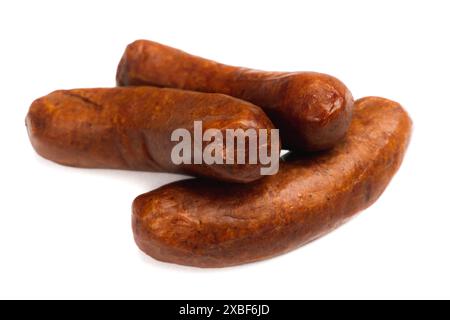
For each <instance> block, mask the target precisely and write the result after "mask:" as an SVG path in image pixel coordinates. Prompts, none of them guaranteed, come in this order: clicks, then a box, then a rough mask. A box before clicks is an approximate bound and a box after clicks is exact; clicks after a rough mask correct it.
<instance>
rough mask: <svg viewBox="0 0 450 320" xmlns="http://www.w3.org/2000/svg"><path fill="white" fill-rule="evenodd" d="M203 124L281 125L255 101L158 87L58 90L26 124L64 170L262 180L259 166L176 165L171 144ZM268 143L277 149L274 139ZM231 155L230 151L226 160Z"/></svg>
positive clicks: (40, 148)
mask: <svg viewBox="0 0 450 320" xmlns="http://www.w3.org/2000/svg"><path fill="white" fill-rule="evenodd" d="M197 120H202V121H203V131H206V130H208V129H209V128H214V129H219V130H221V131H222V133H223V134H224V132H223V131H224V130H225V129H238V128H241V129H243V130H246V129H255V130H258V129H269V130H270V129H273V128H274V126H273V124H272V122H271V121H270V120H269V118H267V116H266V115H265V113H264V112H263V111H262V110H261V109H260V108H259V107H257V106H254V105H252V104H250V103H248V102H245V101H242V100H239V99H235V98H232V97H228V96H225V95H222V94H206V93H199V92H189V91H183V90H176V89H161V88H153V87H130V88H125V87H123V88H110V89H77V90H60V91H55V92H53V93H51V94H49V95H47V96H45V97H42V98H40V99H37V100H36V101H34V102H33V104H32V105H31V107H30V109H29V113H28V115H27V118H26V125H27V128H28V133H29V137H30V140H31V143H32V145H33V147H34V148H35V150H36V151H37V152H38V153H39V154H40V155H41V156H43V157H44V158H47V159H49V160H52V161H54V162H57V163H60V164H63V165H68V166H75V167H83V168H112V169H130V170H143V171H164V172H174V173H183V174H191V175H195V176H202V177H210V178H214V179H218V180H223V181H230V182H249V181H253V180H256V179H259V178H261V174H260V168H261V165H260V164H259V163H258V164H229V165H220V164H212V165H206V164H201V165H200V164H195V165H194V164H191V165H189V164H181V165H175V164H174V163H173V162H172V160H171V151H172V148H173V146H174V145H175V144H177V143H178V142H176V141H174V142H172V141H171V134H172V132H173V130H175V129H178V128H185V129H188V130H189V131H190V133H191V136H192V137H193V136H194V133H193V127H194V121H197ZM269 133H270V132H269ZM224 136H225V134H224ZM268 145H269V146H268V149H269V150H270V148H271V144H270V136H269V139H268ZM205 146H206V143H204V145H203V147H205ZM247 151H248V150H247ZM226 152H227V150H226V148H225V147H224V148H223V158H224V159H225V157H226ZM192 157H193V154H192ZM191 163H193V160H192V162H191ZM247 163H248V162H247Z"/></svg>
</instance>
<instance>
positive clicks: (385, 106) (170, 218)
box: [133, 97, 411, 267]
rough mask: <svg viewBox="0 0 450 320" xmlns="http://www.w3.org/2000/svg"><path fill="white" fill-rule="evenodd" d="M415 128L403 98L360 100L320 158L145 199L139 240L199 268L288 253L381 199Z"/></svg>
mask: <svg viewBox="0 0 450 320" xmlns="http://www.w3.org/2000/svg"><path fill="white" fill-rule="evenodd" d="M410 133H411V120H410V118H409V117H408V115H407V113H406V112H405V111H404V109H403V108H402V107H401V106H400V105H399V104H398V103H395V102H392V101H389V100H386V99H382V98H375V97H369V98H364V99H361V100H358V101H357V102H356V103H355V115H354V119H353V122H352V124H351V126H350V130H349V133H348V135H347V137H346V138H345V140H344V141H342V142H341V143H340V144H339V145H338V146H336V148H334V149H333V150H331V151H329V152H325V153H322V154H319V155H315V156H312V155H310V156H293V155H291V156H289V157H288V158H287V159H286V162H284V163H282V164H281V167H280V172H279V173H278V174H277V175H275V176H270V177H267V178H265V179H261V180H258V181H255V182H253V183H250V184H245V185H234V186H232V185H230V184H218V183H211V182H208V181H205V180H201V179H193V180H185V181H181V182H176V183H172V184H169V185H167V186H164V187H162V188H159V189H157V190H154V191H152V192H150V193H147V194H144V195H141V196H139V197H138V198H137V199H136V200H135V201H134V205H133V231H134V236H135V240H136V242H137V244H138V246H139V247H140V248H141V249H142V250H143V251H144V252H145V253H147V254H148V255H150V256H152V257H154V258H156V259H158V260H161V261H166V262H172V263H177V264H183V265H190V266H196V267H226V266H232V265H238V264H243V263H248V262H253V261H258V260H262V259H266V258H270V257H273V256H276V255H279V254H282V253H285V252H287V251H290V250H292V249H295V248H297V247H298V246H300V245H302V244H305V243H307V242H309V241H311V240H313V239H315V238H317V237H319V236H321V235H323V234H325V233H327V232H329V231H331V230H333V229H335V228H336V227H338V226H339V225H340V224H342V223H344V222H345V221H346V220H347V219H349V218H350V217H351V216H353V215H354V214H356V213H357V212H358V211H360V210H362V209H364V208H367V207H368V206H370V205H371V204H372V203H373V202H374V201H375V200H377V198H378V197H379V196H380V195H381V193H382V192H383V190H384V189H385V188H386V186H387V185H388V183H389V181H390V180H391V178H392V176H393V175H394V174H395V172H396V171H397V169H398V168H399V166H400V164H401V162H402V159H403V155H404V153H405V150H406V148H407V145H408V141H409V138H410Z"/></svg>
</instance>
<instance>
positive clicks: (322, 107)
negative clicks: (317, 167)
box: [116, 40, 353, 151]
mask: <svg viewBox="0 0 450 320" xmlns="http://www.w3.org/2000/svg"><path fill="white" fill-rule="evenodd" d="M116 78H117V84H118V85H119V86H130V85H152V86H160V87H172V88H179V89H187V90H195V91H202V92H218V93H224V94H227V95H230V96H234V97H236V98H240V99H243V100H246V101H250V102H252V103H254V104H256V105H257V106H260V107H261V108H263V109H264V111H265V112H266V113H267V114H268V115H269V117H270V118H271V120H272V121H273V123H274V124H275V126H276V127H277V128H279V129H280V134H281V140H282V144H283V148H284V149H290V150H303V151H318V150H325V149H329V148H331V147H333V146H334V145H336V144H337V143H338V141H340V140H341V139H342V138H343V137H344V136H345V133H346V132H347V129H348V126H349V124H350V121H351V116H352V110H353V97H352V94H351V93H350V91H349V90H348V89H347V87H346V86H345V85H344V84H343V83H342V82H341V81H339V80H338V79H336V78H334V77H332V76H329V75H326V74H321V73H315V72H266V71H259V70H252V69H247V68H239V67H232V66H227V65H223V64H220V63H217V62H214V61H211V60H206V59H203V58H200V57H196V56H193V55H190V54H187V53H185V52H183V51H180V50H177V49H174V48H171V47H168V46H164V45H161V44H159V43H156V42H152V41H147V40H138V41H135V42H134V43H132V44H130V45H129V46H128V47H127V49H126V51H125V53H124V55H123V57H122V59H121V61H120V63H119V66H118V69H117V76H116Z"/></svg>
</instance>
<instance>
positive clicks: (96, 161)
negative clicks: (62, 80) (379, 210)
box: [26, 40, 412, 267]
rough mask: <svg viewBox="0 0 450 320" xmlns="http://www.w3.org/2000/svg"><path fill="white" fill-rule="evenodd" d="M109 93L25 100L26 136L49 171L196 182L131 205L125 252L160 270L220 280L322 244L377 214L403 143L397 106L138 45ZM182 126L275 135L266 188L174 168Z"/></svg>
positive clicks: (322, 81) (235, 169) (323, 78)
mask: <svg viewBox="0 0 450 320" xmlns="http://www.w3.org/2000/svg"><path fill="white" fill-rule="evenodd" d="M116 80H117V85H118V86H117V87H116V88H107V89H77V90H60V91H55V92H53V93H51V94H49V95H47V96H45V97H42V98H39V99H37V100H36V101H34V102H33V104H32V105H31V107H30V109H29V112H28V115H27V118H26V125H27V129H28V134H29V137H30V141H31V143H32V145H33V147H34V148H35V150H36V151H37V152H38V153H39V154H40V155H41V156H43V157H45V158H47V159H49V160H52V161H54V162H57V163H60V164H63V165H69V166H75V167H84V168H114V169H130V170H145V171H159V172H174V173H183V174H189V175H192V176H197V177H198V178H196V179H188V180H184V181H179V182H175V183H171V184H169V185H166V186H163V187H161V188H159V189H156V190H153V191H151V192H149V193H147V194H143V195H141V196H139V197H138V198H136V200H135V201H134V203H133V216H132V226H133V232H134V237H135V240H136V243H137V245H138V246H139V248H140V249H141V250H142V251H144V252H145V253H146V254H148V255H150V256H152V257H154V258H156V259H158V260H161V261H165V262H171V263H177V264H182V265H190V266H196V267H227V266H233V265H238V264H243V263H249V262H254V261H259V260H263V259H267V258H270V257H273V256H276V255H280V254H283V253H285V252H288V251H290V250H293V249H295V248H297V247H299V246H301V245H303V244H305V243H307V242H310V241H312V240H314V239H316V238H318V237H320V236H322V235H323V234H325V233H327V232H329V231H331V230H333V229H334V228H336V227H338V226H339V225H341V224H342V223H344V222H345V221H347V220H348V219H349V218H350V217H352V216H353V215H355V214H356V213H357V212H359V211H361V210H363V209H365V208H367V207H368V206H370V205H371V204H372V203H374V202H375V201H376V200H377V198H378V197H379V196H380V195H381V193H382V192H383V191H384V189H385V188H386V186H387V185H388V183H389V181H390V180H391V178H392V177H393V175H394V174H395V172H396V171H397V170H398V168H399V167H400V164H401V162H402V159H403V156H404V154H405V151H406V148H407V146H408V143H409V139H410V135H411V127H412V122H411V120H410V118H409V116H408V114H407V113H406V111H405V110H404V109H403V108H402V106H400V105H399V104H398V103H396V102H393V101H390V100H387V99H384V98H378V97H366V98H362V99H359V100H356V101H354V100H353V97H352V94H351V93H350V91H349V90H348V89H347V87H346V86H345V85H344V84H343V83H342V82H340V81H339V80H338V79H336V78H334V77H332V76H329V75H325V74H321V73H314V72H266V71H259V70H252V69H246V68H239V67H232V66H228V65H224V64H220V63H217V62H214V61H211V60H206V59H203V58H200V57H197V56H193V55H190V54H187V53H185V52H183V51H180V50H176V49H173V48H170V47H167V46H164V45H161V44H158V43H155V42H151V41H145V40H140V41H136V42H134V43H132V44H130V45H129V46H128V47H127V48H126V50H125V53H124V55H123V57H122V59H121V61H120V63H119V66H118V69H117V79H116ZM194 121H202V123H203V127H204V128H206V129H208V128H219V129H221V130H225V129H244V130H245V129H256V130H258V129H267V130H270V129H274V128H277V129H279V132H280V137H281V147H282V149H286V150H289V153H287V154H286V155H285V156H283V157H282V158H281V159H280V166H279V171H278V173H277V174H275V175H270V176H262V175H261V173H260V169H261V166H262V165H261V163H256V164H205V163H202V164H194V163H193V162H191V163H190V164H174V163H173V161H171V151H172V148H173V146H174V144H175V142H173V141H172V140H171V133H172V132H173V131H174V130H175V129H177V128H186V129H187V130H189V131H190V132H192V131H193V130H194V129H193V123H194ZM268 143H270V141H269V142H268ZM278 151H279V150H278Z"/></svg>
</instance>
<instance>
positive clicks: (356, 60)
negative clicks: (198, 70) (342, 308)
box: [0, 0, 450, 299]
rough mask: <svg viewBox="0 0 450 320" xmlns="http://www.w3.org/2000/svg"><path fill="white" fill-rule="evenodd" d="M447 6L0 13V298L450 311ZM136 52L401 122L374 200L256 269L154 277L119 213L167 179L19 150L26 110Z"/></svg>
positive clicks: (3, 8)
mask: <svg viewBox="0 0 450 320" xmlns="http://www.w3.org/2000/svg"><path fill="white" fill-rule="evenodd" d="M449 16H450V7H449V2H448V1H421V2H418V1H380V0H377V1H370V2H369V1H307V2H306V1H304V2H300V1H292V2H282V1H274V2H272V3H269V2H266V1H254V2H253V1H241V0H240V1H226V2H222V3H221V4H219V3H218V2H213V1H203V2H199V1H179V2H177V3H175V2H171V1H161V2H158V3H156V2H154V3H153V2H151V1H120V2H118V1H97V2H94V1H81V0H77V1H28V2H24V1H1V2H0V40H1V50H0V71H1V74H0V82H1V86H0V97H1V100H0V104H1V126H0V139H1V140H0V141H1V157H0V168H1V177H0V181H1V184H0V188H1V200H0V298H160V299H170V298H180V299H200V298H211V299H215V298H222V299H230V298H235V299H240V298H247V299H259V298H265V299H266V298H273V299H282V298H292V299H300V298H450V274H449V272H450V248H449V245H450V206H449V200H450V196H449V195H448V192H449V187H448V185H449V184H448V183H449V181H450V176H449V173H448V168H449V165H450V157H449V152H448V147H449V142H448V138H449V130H450V125H449V123H450V121H449V120H450V102H449V99H450V62H449V59H450V37H449V32H450V19H449ZM139 38H145V39H151V40H154V41H158V42H161V43H164V44H168V45H171V46H174V47H178V48H181V49H183V50H185V51H188V52H190V53H194V54H197V55H201V56H204V57H207V58H211V59H215V60H218V61H221V62H224V63H227V64H233V65H243V66H248V67H253V68H258V69H266V70H287V71H295V70H313V71H321V72H326V73H329V74H332V75H335V76H337V77H339V78H340V79H341V80H343V81H344V82H345V83H346V84H347V85H348V86H349V88H351V90H352V92H353V94H354V96H355V97H356V98H359V97H362V96H366V95H379V96H384V97H387V98H391V99H394V100H397V101H399V102H401V103H402V104H403V105H404V106H405V108H406V109H407V110H408V111H409V113H410V114H411V117H412V118H413V120H414V134H413V139H412V142H411V145H410V149H409V151H408V153H407V157H406V159H405V162H404V165H403V167H402V168H401V170H400V171H399V173H398V174H397V176H396V177H395V178H394V180H393V181H392V183H391V185H390V186H389V187H388V189H387V190H386V192H385V193H384V195H383V196H382V197H381V198H380V200H379V201H378V202H377V203H376V204H375V205H373V206H372V207H371V208H370V209H368V210H366V211H365V212H363V213H362V214H361V215H359V216H358V217H357V218H355V219H353V220H352V221H351V222H349V223H348V224H347V225H345V226H343V227H342V228H340V229H339V230H337V231H335V232H333V233H332V234H330V235H328V236H326V237H324V238H322V239H320V240H318V241H316V242H314V243H313V244H310V245H308V246H306V247H303V248H301V249H299V250H296V251H294V252H291V253H289V254H286V255H284V256H282V257H279V258H275V259H272V260H268V261H264V262H261V263H256V264H251V265H246V266H241V267H234V268H228V269H219V270H202V269H195V268H186V267H180V266H175V265H169V264H163V263H160V262H157V261H154V260H152V259H151V258H147V257H146V256H145V255H143V254H142V253H140V252H139V250H138V249H137V247H136V245H135V244H134V241H133V237H132V232H131V225H130V220H131V219H130V217H131V210H130V208H131V203H132V201H133V199H134V198H135V197H136V196H138V195H139V194H141V193H144V192H147V191H149V190H151V189H153V188H156V187H158V186H161V185H163V184H165V183H167V182H169V181H174V180H176V179H179V178H180V176H174V175H168V174H167V175H166V174H152V173H138V172H124V171H111V170H81V169H73V168H65V167H62V166H59V165H56V164H53V163H51V162H49V161H46V160H43V159H41V158H40V157H39V156H37V155H36V154H35V152H34V151H33V149H32V147H31V146H30V143H29V141H28V137H27V133H26V129H25V125H24V118H25V115H26V113H27V109H28V107H29V105H30V104H31V102H32V101H33V100H34V99H35V98H38V97H40V96H42V95H46V94H48V93H49V92H51V91H53V90H55V89H70V88H78V87H108V86H114V85H115V81H114V79H115V71H116V65H117V63H118V61H119V59H120V57H121V55H122V52H123V50H124V48H125V46H126V45H127V44H128V43H129V42H132V41H133V40H135V39H139Z"/></svg>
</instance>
